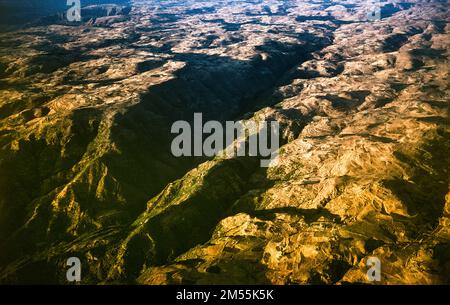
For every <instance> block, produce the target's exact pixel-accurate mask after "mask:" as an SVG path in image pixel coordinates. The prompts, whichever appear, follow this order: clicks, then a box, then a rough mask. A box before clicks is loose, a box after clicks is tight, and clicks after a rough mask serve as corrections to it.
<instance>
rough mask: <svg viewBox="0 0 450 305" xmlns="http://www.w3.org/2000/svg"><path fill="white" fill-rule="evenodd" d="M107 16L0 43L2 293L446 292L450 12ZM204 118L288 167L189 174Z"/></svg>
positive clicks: (140, 12) (243, 163) (239, 164)
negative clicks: (270, 151)
mask: <svg viewBox="0 0 450 305" xmlns="http://www.w3.org/2000/svg"><path fill="white" fill-rule="evenodd" d="M107 2H109V3H111V2H113V1H104V2H102V3H101V4H89V5H87V6H84V7H83V10H82V14H81V15H82V18H83V19H82V21H81V22H79V23H70V22H67V21H66V20H65V18H64V16H63V15H62V14H61V13H59V14H57V13H54V12H51V13H48V12H46V13H45V14H44V13H42V14H41V16H40V17H39V18H37V19H33V20H30V22H29V23H27V24H26V25H24V26H20V27H17V25H16V26H14V27H7V28H6V27H5V28H3V31H2V32H1V33H0V282H2V283H61V284H64V283H67V282H66V278H65V270H66V269H65V268H66V266H65V263H66V260H67V258H68V257H70V256H77V257H80V258H81V260H82V264H83V283H94V284H96V283H141V284H142V283H143V284H174V283H175V284H176V283H182V284H255V283H258V284H260V283H271V284H308V283H309V284H317V283H325V284H345V283H368V282H367V277H366V271H367V268H366V261H367V258H368V257H373V256H375V257H378V258H379V259H380V260H381V266H382V280H381V282H380V283H382V284H442V283H447V284H448V283H450V278H449V275H450V244H449V241H450V218H449V217H450V179H449V177H450V175H449V169H450V128H449V123H450V120H449V113H448V112H449V103H450V100H449V71H450V69H449V67H450V66H449V62H448V56H449V44H450V36H449V35H450V33H449V32H450V25H449V19H450V15H449V12H448V9H449V4H448V2H447V1H438V0H427V1H421V0H411V1H409V2H402V1H395V0H387V1H384V2H381V19H379V20H367V13H368V12H370V11H371V8H370V4H369V3H368V2H367V1H358V0H349V1H344V0H337V1H334V0H329V1H294V0H292V1H291V0H285V1H281V0H273V1H261V0H254V1H193V0H190V1H182V0H168V1H163V4H162V3H161V2H160V1H154V0H147V1H145V0H135V1H131V3H129V2H127V1H116V3H114V4H104V3H107ZM194 112H202V113H203V116H204V119H205V120H207V119H215V120H219V121H225V120H239V119H250V118H254V119H257V120H264V119H265V120H274V119H275V120H277V121H278V122H280V124H281V126H282V132H281V134H282V144H283V145H282V147H281V148H280V159H279V162H278V164H277V165H276V166H273V167H270V168H261V167H260V166H259V162H258V160H257V159H256V158H250V157H246V158H229V159H223V158H213V159H207V158H200V157H196V158H188V157H185V158H175V157H174V156H172V154H171V153H170V143H171V140H172V138H173V135H171V133H170V127H171V124H172V123H173V122H174V121H176V120H180V119H182V120H188V121H189V120H192V118H193V113H194Z"/></svg>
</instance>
